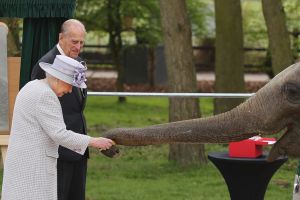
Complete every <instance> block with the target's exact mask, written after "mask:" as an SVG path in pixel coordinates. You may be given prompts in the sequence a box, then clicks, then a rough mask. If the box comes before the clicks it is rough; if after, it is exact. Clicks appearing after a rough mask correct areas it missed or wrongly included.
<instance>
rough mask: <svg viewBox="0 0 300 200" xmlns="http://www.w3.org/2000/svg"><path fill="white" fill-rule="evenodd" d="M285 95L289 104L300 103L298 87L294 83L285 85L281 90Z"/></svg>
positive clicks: (299, 86) (299, 88)
mask: <svg viewBox="0 0 300 200" xmlns="http://www.w3.org/2000/svg"><path fill="white" fill-rule="evenodd" d="M282 90H283V93H284V94H286V97H287V100H288V101H289V102H291V103H300V85H299V84H296V83H287V84H285V85H284V86H283V88H282Z"/></svg>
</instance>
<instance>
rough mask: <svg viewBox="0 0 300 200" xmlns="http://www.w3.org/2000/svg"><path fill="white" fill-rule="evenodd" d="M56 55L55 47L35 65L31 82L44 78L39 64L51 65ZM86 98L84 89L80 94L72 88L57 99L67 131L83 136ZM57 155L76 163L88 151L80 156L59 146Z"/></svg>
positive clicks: (86, 156)
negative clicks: (70, 91)
mask: <svg viewBox="0 0 300 200" xmlns="http://www.w3.org/2000/svg"><path fill="white" fill-rule="evenodd" d="M56 55H60V53H59V51H58V49H57V47H56V45H55V47H54V48H53V49H51V50H50V51H49V52H48V53H47V54H46V55H44V56H43V57H42V58H41V59H40V60H39V61H38V62H37V63H36V64H35V66H34V67H33V70H32V73H31V80H34V79H43V78H45V72H44V70H42V69H41V67H40V66H39V62H46V63H53V62H54V59H55V56H56ZM76 60H78V61H81V60H82V59H81V58H80V57H78V58H77V59H76ZM86 96H87V91H86V89H85V90H83V91H82V92H81V90H80V89H78V88H76V87H73V89H72V93H70V94H65V95H64V96H62V97H60V98H59V101H60V104H61V107H62V111H63V116H64V121H65V124H66V127H67V129H68V130H72V131H74V132H76V133H80V134H85V135H86V133H87V130H86V121H85V117H84V115H83V110H84V107H85V103H86ZM58 153H59V158H58V159H59V160H65V161H78V160H81V159H82V158H83V157H85V158H88V157H89V152H88V150H87V151H86V152H85V154H84V155H83V156H82V155H80V154H78V153H76V152H74V151H71V150H69V149H67V148H65V147H62V146H59V149H58Z"/></svg>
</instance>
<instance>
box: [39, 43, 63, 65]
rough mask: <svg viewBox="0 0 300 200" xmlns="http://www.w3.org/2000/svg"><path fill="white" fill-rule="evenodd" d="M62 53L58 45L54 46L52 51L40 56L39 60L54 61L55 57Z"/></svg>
mask: <svg viewBox="0 0 300 200" xmlns="http://www.w3.org/2000/svg"><path fill="white" fill-rule="evenodd" d="M58 54H60V53H59V51H58V49H57V47H56V46H55V47H53V48H52V49H51V50H50V51H48V52H47V53H46V54H45V55H44V56H43V57H41V58H40V60H39V61H38V63H39V62H47V63H52V62H53V61H54V59H55V56H56V55H58Z"/></svg>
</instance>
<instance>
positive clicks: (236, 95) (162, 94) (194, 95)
mask: <svg viewBox="0 0 300 200" xmlns="http://www.w3.org/2000/svg"><path fill="white" fill-rule="evenodd" d="M87 94H88V96H119V97H126V96H134V97H171V98H172V97H174V98H175V97H176V98H186V97H192V98H201V97H212V98H248V97H251V96H252V95H254V94H255V93H165V92H88V93H87Z"/></svg>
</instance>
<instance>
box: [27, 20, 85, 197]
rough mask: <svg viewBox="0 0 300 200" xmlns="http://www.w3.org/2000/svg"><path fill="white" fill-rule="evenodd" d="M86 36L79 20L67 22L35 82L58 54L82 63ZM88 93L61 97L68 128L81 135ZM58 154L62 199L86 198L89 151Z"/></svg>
mask: <svg viewBox="0 0 300 200" xmlns="http://www.w3.org/2000/svg"><path fill="white" fill-rule="evenodd" d="M85 35H86V30H85V27H84V25H83V24H82V23H81V22H80V21H78V20H75V19H70V20H67V21H65V22H64V23H63V24H62V27H61V32H60V33H59V41H58V44H57V45H56V46H55V47H54V48H53V49H51V50H50V51H49V52H48V53H47V54H45V55H44V56H43V57H42V58H41V59H40V60H39V61H38V62H37V64H36V65H35V66H34V68H33V71H32V74H31V79H32V80H33V79H43V78H45V73H44V71H43V70H42V69H41V67H40V66H39V64H38V63H40V62H46V63H53V61H54V59H55V57H56V55H66V56H69V57H71V58H73V59H76V60H77V61H80V62H81V61H82V59H81V58H80V57H78V55H79V53H80V50H81V48H82V47H83V44H84V39H85ZM86 94H87V92H86V89H83V90H81V89H79V88H76V87H73V90H72V92H71V93H70V94H66V95H64V96H63V97H61V98H59V100H60V104H61V106H62V111H63V117H64V121H65V124H66V127H67V129H68V130H72V131H74V132H77V133H81V134H86V133H87V131H86V122H85V117H84V115H83V109H84V106H85V102H86ZM58 152H59V158H58V162H57V176H58V179H57V181H58V183H57V187H58V188H57V191H58V200H83V199H85V185H86V171H87V159H88V157H89V152H88V150H86V152H85V153H84V155H79V154H77V153H75V152H72V151H70V150H69V149H66V148H64V147H62V146H60V147H59V151H58Z"/></svg>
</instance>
